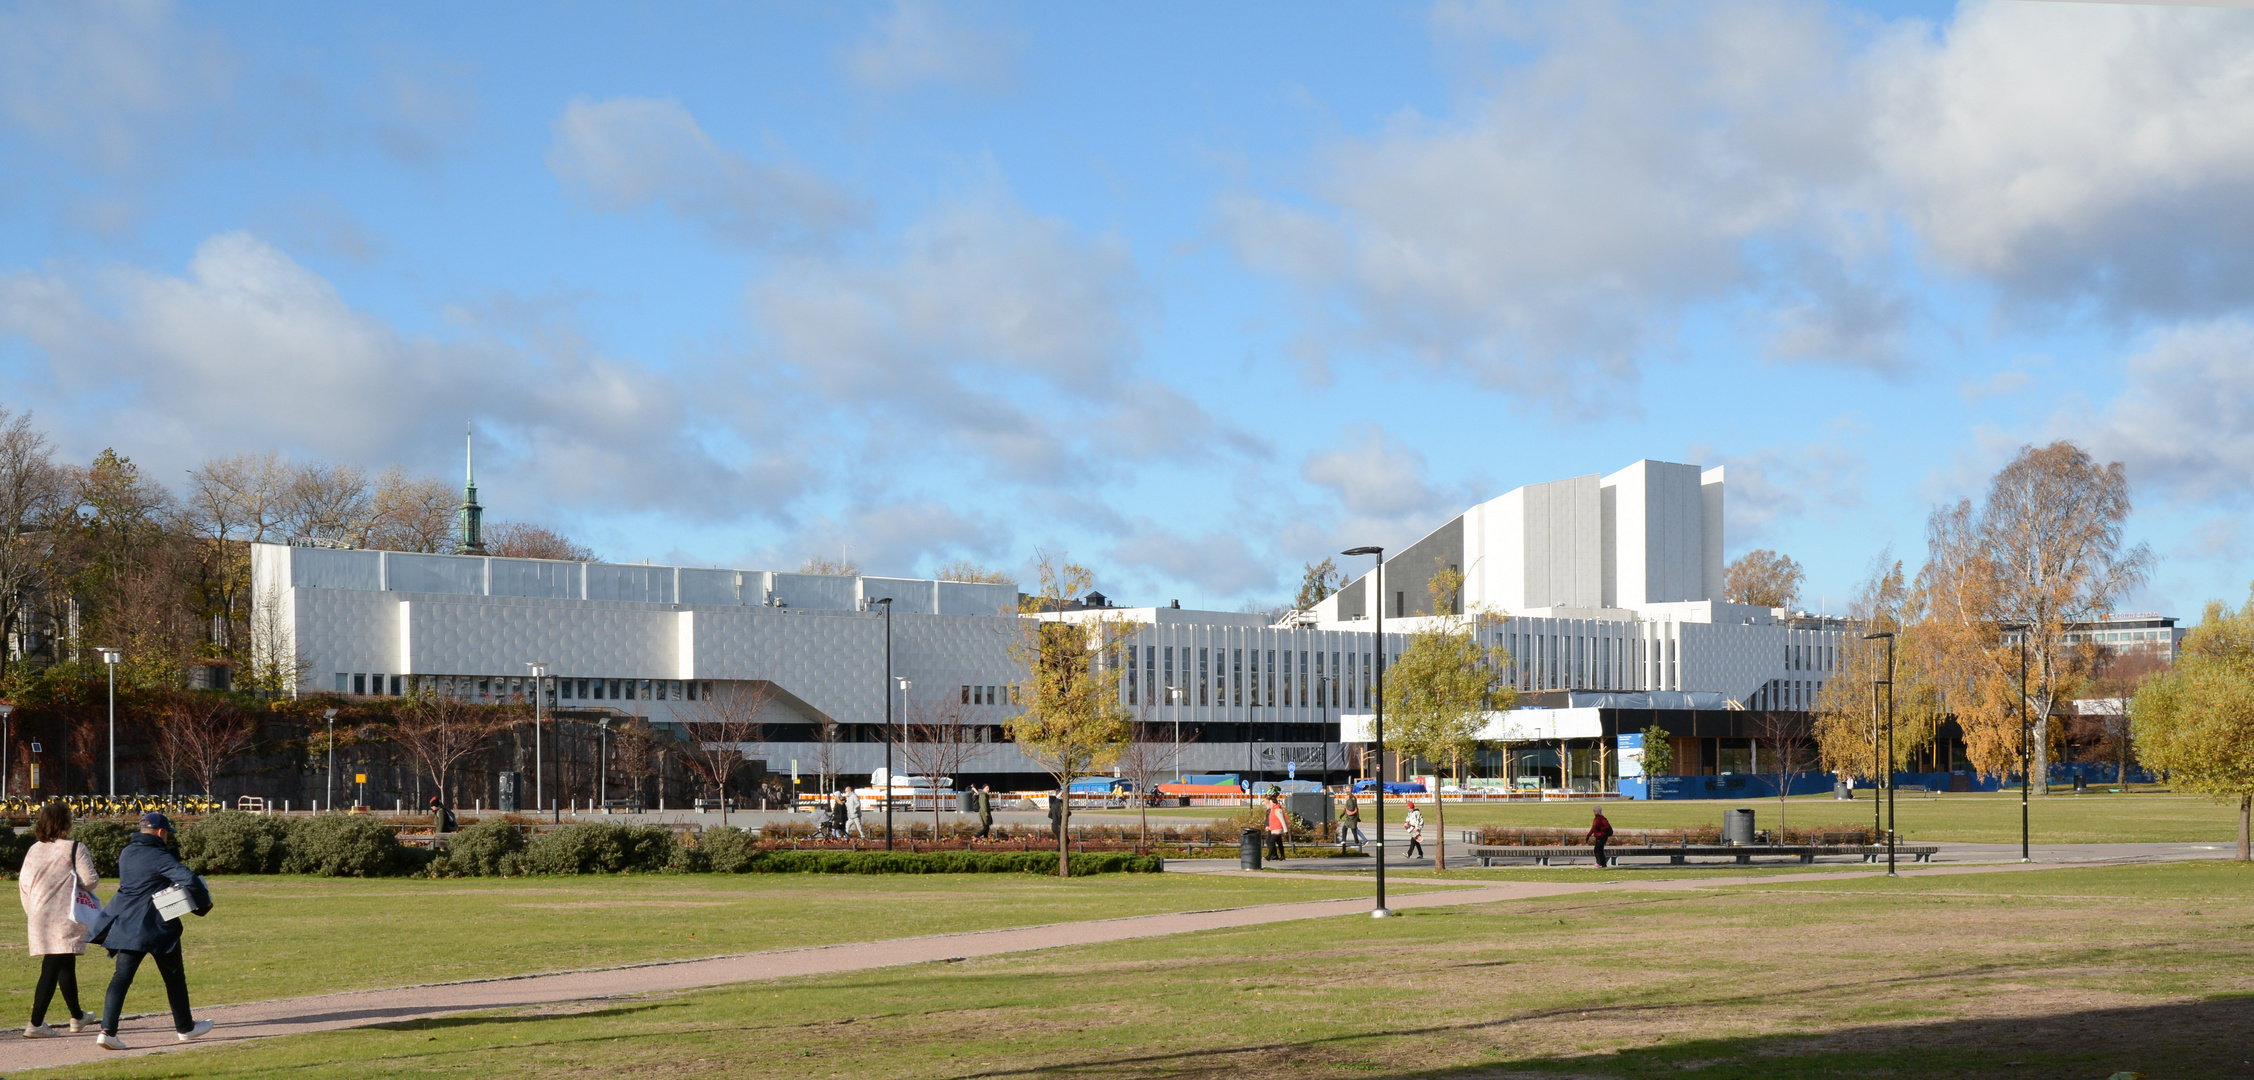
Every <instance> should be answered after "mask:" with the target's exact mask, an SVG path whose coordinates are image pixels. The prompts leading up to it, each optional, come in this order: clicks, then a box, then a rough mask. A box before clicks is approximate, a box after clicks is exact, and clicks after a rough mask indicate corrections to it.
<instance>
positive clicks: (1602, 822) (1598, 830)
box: [1581, 806, 1612, 870]
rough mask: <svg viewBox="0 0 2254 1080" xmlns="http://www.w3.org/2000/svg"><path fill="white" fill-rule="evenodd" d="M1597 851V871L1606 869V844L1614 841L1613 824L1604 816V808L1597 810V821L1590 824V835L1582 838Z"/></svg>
mask: <svg viewBox="0 0 2254 1080" xmlns="http://www.w3.org/2000/svg"><path fill="white" fill-rule="evenodd" d="M1581 839H1582V841H1583V842H1584V843H1588V844H1592V845H1594V846H1595V847H1596V849H1597V869H1599V870H1602V869H1604V842H1605V841H1607V840H1610V839H1612V822H1611V821H1610V820H1608V819H1607V818H1606V817H1605V816H1604V808H1603V807H1601V806H1600V807H1598V808H1597V816H1596V819H1595V820H1593V821H1591V822H1589V833H1588V835H1587V836H1584V837H1582V838H1581Z"/></svg>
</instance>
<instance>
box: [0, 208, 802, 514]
mask: <svg viewBox="0 0 2254 1080" xmlns="http://www.w3.org/2000/svg"><path fill="white" fill-rule="evenodd" d="M471 329H473V330H479V328H476V327H472V328H471ZM5 337H20V338H22V339H23V340H24V341H25V342H27V343H28V344H29V345H30V346H31V354H32V355H33V356H35V357H36V360H35V361H34V362H33V363H31V364H29V365H25V366H24V367H26V368H28V370H24V369H19V371H18V372H17V374H18V376H19V378H18V385H19V387H21V388H22V389H23V391H24V393H25V395H26V396H27V397H30V398H31V399H32V400H33V402H34V403H35V404H37V405H39V406H41V411H42V413H43V414H44V415H49V416H60V417H63V418H65V422H66V423H68V424H72V425H74V426H73V427H66V428H64V429H63V430H61V431H58V433H57V434H58V440H59V441H60V442H62V443H63V445H64V446H65V447H66V448H69V447H76V448H77V449H79V450H80V451H82V452H81V453H80V454H79V456H84V453H83V452H85V451H90V450H91V449H93V448H96V447H98V446H100V445H104V444H108V443H111V442H115V443H116V444H118V445H119V446H120V448H121V449H126V450H128V452H129V453H132V454H134V455H135V456H136V457H138V458H140V459H141V460H142V461H143V464H144V465H145V466H148V467H151V468H152V472H151V475H153V476H156V477H158V478H160V479H165V480H168V481H170V480H176V479H177V478H178V477H179V476H181V475H182V474H183V473H184V472H185V470H187V469H188V468H191V467H193V466H194V465H195V464H196V463H197V462H198V461H199V460H201V459H202V458H204V457H207V456H211V455H216V454H224V453H231V452H235V451H239V450H263V449H268V448H275V447H279V448H283V449H285V450H288V451H291V452H299V453H310V454H316V455H321V456H325V457H332V458H336V459H341V460H346V461H357V462H363V463H369V464H375V463H381V462H384V461H391V460H403V461H407V462H409V463H412V464H422V465H425V466H426V467H427V466H431V465H438V464H440V463H444V462H448V461H450V460H451V457H452V453H453V450H452V448H454V447H458V446H459V445H460V444H459V441H458V440H459V439H460V437H461V434H460V433H461V424H462V422H463V421H464V420H466V419H469V420H475V421H476V422H477V424H478V426H479V428H480V429H481V430H482V431H484V432H486V433H487V434H488V437H494V436H497V437H498V438H499V439H500V440H501V441H502V443H503V444H504V446H505V448H506V452H504V453H499V454H496V455H495V457H496V458H497V459H498V460H497V461H496V463H495V464H496V468H495V471H496V472H497V473H506V474H508V475H511V476H512V477H513V478H514V479H516V480H517V481H518V484H519V485H521V486H519V487H518V490H540V491H543V492H546V493H549V494H550V496H551V497H554V498H558V499H561V500H563V501H564V502H567V503H577V504H581V505H593V506H606V507H625V508H647V507H663V508H665V509H667V510H669V511H672V512H675V513H682V514H685V515H688V516H692V517H695V516H706V517H709V516H712V515H713V514H715V513H716V512H718V510H719V508H720V507H721V506H728V505H730V504H736V503H738V502H739V500H741V501H753V500H756V501H757V502H759V503H764V502H768V501H771V500H774V499H777V498H787V497H789V496H790V495H791V494H793V492H792V491H791V490H789V489H784V490H780V491H777V490H772V489H768V490H761V489H760V488H758V487H757V486H755V485H754V484H753V483H751V482H750V481H748V480H747V479H746V477H747V476H748V475H754V474H753V473H751V472H749V471H748V470H747V471H743V472H739V470H738V466H737V465H734V464H731V463H727V462H723V461H721V460H719V459H717V458H716V457H715V456H713V455H712V454H710V453H708V452H706V451H705V450H704V449H703V447H702V445H701V442H700V436H701V435H702V429H703V428H704V427H706V426H707V425H708V424H709V421H708V420H707V419H706V418H704V417H700V416H696V415H691V414H690V413H689V412H688V411H687V410H686V408H685V407H684V402H686V401H689V400H691V395H690V394H689V393H688V392H687V390H686V389H685V388H684V387H683V386H681V385H679V384H677V382H676V381H675V380H674V379H673V378H672V377H671V376H669V375H667V374H664V373H660V372H655V371H652V370H650V369H648V368H645V367H642V366H640V365H638V364H634V363H631V362H626V361H620V360H615V359H611V358H607V357H604V356H601V355H600V354H597V353H594V352H592V351H591V350H555V351H545V352H543V351H537V350H534V349H529V348H525V347H522V346H520V345H517V344H514V343H511V342H509V341H506V340H503V338H502V337H501V336H500V335H497V334H494V333H487V332H482V331H480V332H476V333H473V334H469V335H465V336H464V337H462V338H460V339H455V340H441V339H435V338H428V337H416V336H410V335H406V334H402V333H400V332H399V331H398V330H397V329H395V328H394V327H392V326H391V325H390V324H388V323H387V322H385V321H384V320H382V319H380V318H378V317H376V316H374V315H371V314H369V313H367V312H364V311H361V310H358V309H356V308H354V307H352V306H351V305H349V304H347V303H346V302H345V301H344V300H343V298H341V297H340V296H338V295H337V293H336V290H335V289H334V288H333V287H332V286H331V285H330V284H329V283H328V282H327V281H326V280H324V279H323V278H322V277H320V275H318V274H315V273H313V272H312V271H310V270H307V269H306V268H305V267H303V266H301V265H299V264H298V263H297V262H296V261H294V260H292V259H291V258H290V257H289V256H288V255H286V254H284V253H282V252H281V251H278V250H276V249H274V248H273V247H271V246H269V245H267V244H266V243H264V242H262V241H260V240H258V239H257V238H255V237H252V236H249V235H247V234H243V233H229V234H222V235H219V236H214V237H212V238H210V239H208V240H206V241H205V242H204V243H203V244H202V245H201V246H200V247H199V248H198V249H197V251H196V253H195V256H194V257H193V258H192V259H191V260H190V262H189V264H188V267H187V272H186V273H185V274H183V275H181V276H177V277H175V276H170V275H164V274H155V273H149V272H146V271H142V270H138V269H131V268H125V267H111V268H107V269H104V270H102V271H100V272H97V273H90V274H89V273H74V272H68V271H56V272H48V273H19V274H14V275H9V276H6V277H0V338H5ZM702 392H703V395H704V396H705V397H706V398H707V399H709V398H711V397H714V396H716V392H715V390H714V388H712V387H706V388H704V389H703V391H702ZM448 468H449V470H450V468H451V466H448ZM497 490H499V489H498V487H497ZM681 490H695V491H699V492H700V497H699V498H697V499H693V500H683V499H679V498H676V497H674V494H673V493H675V492H678V491H681ZM736 512H737V511H736V510H734V509H733V508H732V506H731V508H730V509H728V510H727V513H728V514H730V515H733V514H734V513H736ZM527 516H536V515H527Z"/></svg>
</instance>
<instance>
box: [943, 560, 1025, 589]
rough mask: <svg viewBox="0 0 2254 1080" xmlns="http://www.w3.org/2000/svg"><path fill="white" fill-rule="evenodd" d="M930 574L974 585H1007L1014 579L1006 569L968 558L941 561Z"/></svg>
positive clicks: (946, 579) (944, 579) (945, 579)
mask: <svg viewBox="0 0 2254 1080" xmlns="http://www.w3.org/2000/svg"><path fill="white" fill-rule="evenodd" d="M931 576H932V577H934V578H937V579H939V580H940V581H967V582H970V583H972V584H976V585H1008V584H1010V583H1011V582H1012V581H1013V580H1015V579H1014V578H1012V577H1011V576H1010V575H1009V573H1008V572H1007V571H1003V570H994V569H990V568H988V567H985V566H981V565H979V564H978V563H975V562H972V561H970V560H969V559H952V560H949V561H947V562H944V563H941V564H940V566H939V569H937V570H935V571H933V572H932V575H931Z"/></svg>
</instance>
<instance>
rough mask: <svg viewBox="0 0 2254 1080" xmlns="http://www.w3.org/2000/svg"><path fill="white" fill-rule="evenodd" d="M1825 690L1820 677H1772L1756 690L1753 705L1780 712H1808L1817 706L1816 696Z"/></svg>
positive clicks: (1755, 707)
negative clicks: (1796, 678) (1802, 678)
mask: <svg viewBox="0 0 2254 1080" xmlns="http://www.w3.org/2000/svg"><path fill="white" fill-rule="evenodd" d="M1823 692H1824V684H1823V681H1822V680H1820V679H1818V680H1814V681H1809V680H1795V679H1771V680H1769V681H1768V683H1767V684H1766V685H1764V686H1762V687H1761V689H1759V690H1757V691H1755V692H1754V694H1753V701H1752V703H1751V707H1752V708H1754V709H1757V710H1766V709H1775V710H1777V711H1779V712H1792V711H1799V712H1807V711H1809V710H1811V709H1814V708H1815V707H1816V698H1817V696H1819V695H1821V694H1822V693H1823Z"/></svg>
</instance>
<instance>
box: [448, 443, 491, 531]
mask: <svg viewBox="0 0 2254 1080" xmlns="http://www.w3.org/2000/svg"><path fill="white" fill-rule="evenodd" d="M457 524H458V525H459V526H460V529H461V533H462V546H460V547H458V548H455V549H454V554H456V555H483V554H485V508H484V507H482V506H479V505H478V504H477V468H476V462H475V461H474V460H473V459H472V458H471V456H470V433H469V429H468V428H467V427H464V428H463V429H462V509H461V514H460V517H459V519H458V520H457Z"/></svg>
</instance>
